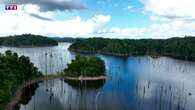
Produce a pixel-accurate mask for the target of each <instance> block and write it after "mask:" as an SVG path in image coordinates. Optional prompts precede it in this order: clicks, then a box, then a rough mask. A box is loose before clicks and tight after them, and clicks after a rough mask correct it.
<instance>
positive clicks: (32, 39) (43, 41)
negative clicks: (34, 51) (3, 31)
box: [0, 34, 58, 47]
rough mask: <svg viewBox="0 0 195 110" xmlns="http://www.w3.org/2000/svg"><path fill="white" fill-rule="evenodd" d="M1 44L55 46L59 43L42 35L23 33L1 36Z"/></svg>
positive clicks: (12, 45)
mask: <svg viewBox="0 0 195 110" xmlns="http://www.w3.org/2000/svg"><path fill="white" fill-rule="evenodd" d="M0 45H2V46H10V47H20V46H28V47H31V46H55V45H58V42H57V41H56V40H53V39H51V38H47V37H44V36H40V35H32V34H23V35H15V36H8V37H0Z"/></svg>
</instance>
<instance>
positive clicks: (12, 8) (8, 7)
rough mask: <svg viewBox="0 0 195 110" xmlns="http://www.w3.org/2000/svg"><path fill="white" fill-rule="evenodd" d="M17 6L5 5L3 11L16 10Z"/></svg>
mask: <svg viewBox="0 0 195 110" xmlns="http://www.w3.org/2000/svg"><path fill="white" fill-rule="evenodd" d="M17 8H18V6H17V5H15V4H9V5H5V10H17Z"/></svg>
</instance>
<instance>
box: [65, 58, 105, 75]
mask: <svg viewBox="0 0 195 110" xmlns="http://www.w3.org/2000/svg"><path fill="white" fill-rule="evenodd" d="M64 72H65V75H66V76H70V77H79V76H83V77H85V76H87V77H95V76H102V75H105V64H104V61H102V60H101V59H100V58H98V57H89V56H88V57H84V56H80V55H78V56H76V58H75V60H72V62H71V64H68V67H67V68H66V69H64Z"/></svg>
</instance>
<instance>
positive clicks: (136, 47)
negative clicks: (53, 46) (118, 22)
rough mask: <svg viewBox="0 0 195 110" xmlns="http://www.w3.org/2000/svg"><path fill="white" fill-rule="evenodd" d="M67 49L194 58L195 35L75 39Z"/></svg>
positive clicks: (127, 54)
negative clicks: (181, 36) (151, 37)
mask: <svg viewBox="0 0 195 110" xmlns="http://www.w3.org/2000/svg"><path fill="white" fill-rule="evenodd" d="M69 50H71V51H74V52H81V53H101V54H111V55H115V56H129V55H151V56H170V57H174V58H178V59H188V60H195V37H191V36H185V37H184V38H177V37H175V38H170V39H139V40H136V39H107V38H88V39H77V40H76V41H75V42H74V43H73V44H72V45H71V46H70V47H69Z"/></svg>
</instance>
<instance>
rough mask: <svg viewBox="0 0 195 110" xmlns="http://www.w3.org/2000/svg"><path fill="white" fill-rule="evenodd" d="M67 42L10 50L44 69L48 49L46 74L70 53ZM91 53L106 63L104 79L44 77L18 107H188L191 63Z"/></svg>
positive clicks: (194, 67)
mask: <svg viewBox="0 0 195 110" xmlns="http://www.w3.org/2000/svg"><path fill="white" fill-rule="evenodd" d="M69 45H70V44H60V45H59V46H57V47H44V48H12V50H14V51H16V52H19V53H20V55H21V54H24V55H28V56H30V58H31V60H32V61H33V62H34V63H35V65H37V66H38V68H39V69H40V70H41V71H43V72H44V73H45V68H46V66H45V64H44V63H45V62H46V58H45V57H44V56H45V52H50V50H52V51H51V52H50V53H52V55H50V54H49V53H48V54H47V62H50V63H48V64H47V72H48V73H50V74H51V73H54V72H56V71H62V70H63V69H64V67H66V64H67V63H68V62H70V61H71V59H73V58H74V54H72V53H70V52H69V51H67V47H68V46H69ZM6 49H8V48H0V51H1V52H2V51H5V50H6ZM51 56H52V57H51ZM97 56H98V57H100V58H102V59H103V60H104V61H105V63H106V73H107V77H108V78H107V80H106V81H105V82H104V84H103V86H102V87H100V88H87V87H86V88H84V87H83V88H75V87H74V86H71V85H69V84H68V83H66V82H65V81H64V80H61V79H56V80H48V81H44V82H42V83H39V84H38V85H39V87H38V88H37V89H36V91H35V94H34V95H33V96H32V97H31V99H30V100H29V101H28V102H27V104H26V103H25V104H21V106H20V110H55V109H56V110H66V109H68V110H108V109H110V110H131V109H132V110H194V108H195V86H194V84H195V63H193V62H188V61H182V60H176V59H172V58H167V57H161V58H157V59H153V58H151V57H149V56H142V57H141V56H140V57H128V58H120V57H113V56H104V55H97Z"/></svg>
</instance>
